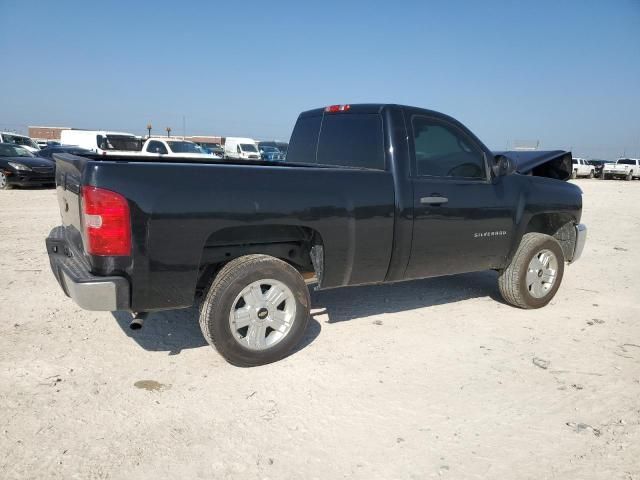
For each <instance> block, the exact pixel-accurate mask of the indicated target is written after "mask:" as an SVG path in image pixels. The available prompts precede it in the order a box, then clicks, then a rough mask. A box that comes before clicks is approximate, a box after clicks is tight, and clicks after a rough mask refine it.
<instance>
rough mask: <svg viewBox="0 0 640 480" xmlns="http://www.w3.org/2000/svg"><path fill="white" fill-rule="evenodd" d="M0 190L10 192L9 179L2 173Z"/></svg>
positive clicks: (0, 173)
mask: <svg viewBox="0 0 640 480" xmlns="http://www.w3.org/2000/svg"><path fill="white" fill-rule="evenodd" d="M0 190H11V185H10V184H9V179H8V178H7V175H6V174H5V173H4V172H0Z"/></svg>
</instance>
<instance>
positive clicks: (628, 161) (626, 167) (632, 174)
mask: <svg viewBox="0 0 640 480" xmlns="http://www.w3.org/2000/svg"><path fill="white" fill-rule="evenodd" d="M639 177H640V160H638V159H637V158H619V159H618V160H617V161H616V163H605V165H604V168H603V169H602V178H604V179H610V178H624V179H625V180H633V179H634V178H639Z"/></svg>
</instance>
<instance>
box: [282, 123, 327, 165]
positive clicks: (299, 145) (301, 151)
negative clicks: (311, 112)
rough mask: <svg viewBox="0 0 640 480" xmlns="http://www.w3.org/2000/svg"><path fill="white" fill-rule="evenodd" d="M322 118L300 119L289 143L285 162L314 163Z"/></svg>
mask: <svg viewBox="0 0 640 480" xmlns="http://www.w3.org/2000/svg"><path fill="white" fill-rule="evenodd" d="M321 122H322V117H321V116H317V117H300V118H298V121H297V122H296V126H295V127H294V128H293V133H292V134H291V140H290V141H289V151H288V152H287V162H297V163H316V149H317V147H318V135H319V133H320V123H321Z"/></svg>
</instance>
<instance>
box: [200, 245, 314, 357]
mask: <svg viewBox="0 0 640 480" xmlns="http://www.w3.org/2000/svg"><path fill="white" fill-rule="evenodd" d="M266 287H270V288H266ZM272 288H275V290H273V292H275V293H273V294H272V293H271V292H272V290H271V289H272ZM280 298H283V300H282V301H281V300H280ZM278 302H280V303H278ZM310 305H311V301H310V299H309V289H308V288H307V285H306V284H305V282H304V279H303V278H302V275H300V273H299V272H298V271H297V270H296V269H295V268H293V267H292V266H291V265H289V264H288V263H286V262H283V261H282V260H279V259H277V258H274V257H270V256H268V255H246V256H244V257H239V258H236V259H234V260H232V261H231V262H229V263H228V264H226V265H225V266H224V267H223V268H222V270H220V272H218V274H217V275H216V277H215V278H214V280H213V282H212V283H211V287H210V288H209V291H208V293H207V296H206V298H205V300H204V302H203V305H202V308H201V312H200V328H201V329H202V334H203V335H204V338H205V339H206V340H207V342H209V344H210V345H211V346H213V347H214V348H215V349H216V350H217V351H218V353H220V355H222V356H223V357H224V358H225V359H226V360H227V361H228V362H229V363H231V364H232V365H236V366H238V367H254V366H257V365H264V364H267V363H271V362H275V361H277V360H280V359H282V358H284V357H285V356H286V355H287V354H288V353H289V352H290V351H291V349H292V348H293V347H295V346H296V345H297V344H298V343H299V342H300V340H301V339H302V336H303V335H304V332H305V330H306V328H307V325H308V323H309V308H310ZM281 307H282V308H281ZM232 322H233V323H232ZM236 322H237V323H236ZM244 324H246V325H244ZM232 325H233V326H232ZM239 325H242V326H239ZM272 326H273V327H275V328H273V327H272Z"/></svg>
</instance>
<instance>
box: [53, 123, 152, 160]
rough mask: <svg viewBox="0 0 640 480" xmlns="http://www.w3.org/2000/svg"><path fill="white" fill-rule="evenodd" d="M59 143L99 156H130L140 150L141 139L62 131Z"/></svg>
mask: <svg viewBox="0 0 640 480" xmlns="http://www.w3.org/2000/svg"><path fill="white" fill-rule="evenodd" d="M60 143H61V144H63V145H77V146H78V147H82V148H86V149H87V150H91V151H92V152H96V153H98V154H101V155H130V154H136V153H140V151H141V149H142V137H138V136H136V135H133V134H131V133H124V132H109V131H106V130H75V129H70V130H62V132H60Z"/></svg>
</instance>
